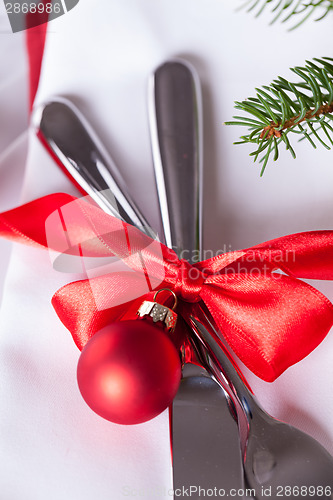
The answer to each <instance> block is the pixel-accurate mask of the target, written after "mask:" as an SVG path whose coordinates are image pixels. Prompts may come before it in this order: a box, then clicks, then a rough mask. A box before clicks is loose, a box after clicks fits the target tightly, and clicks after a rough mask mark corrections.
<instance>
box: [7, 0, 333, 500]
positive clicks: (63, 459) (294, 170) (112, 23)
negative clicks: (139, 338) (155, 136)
mask: <svg viewBox="0 0 333 500" xmlns="http://www.w3.org/2000/svg"><path fill="white" fill-rule="evenodd" d="M235 4H237V2H231V1H228V2H227V1H226V0H205V1H204V2H203V1H199V0H158V2H152V1H151V0H131V1H130V2H119V0H100V1H99V2H87V1H84V0H81V1H80V2H79V4H78V5H77V6H76V7H75V8H74V9H73V10H72V11H70V12H69V13H68V14H66V15H64V16H63V17H61V18H59V19H57V20H55V21H53V22H52V23H50V25H49V30H48V37H47V44H46V52H45V56H44V63H43V68H42V77H41V84H40V88H39V92H38V96H37V102H42V101H44V100H46V99H49V98H52V97H53V96H55V95H62V96H67V97H70V98H72V99H73V101H74V102H75V103H76V104H77V105H78V106H79V107H80V109H81V110H82V112H83V113H84V114H85V115H86V116H87V118H88V119H89V120H90V121H91V123H92V124H93V126H94V128H95V129H96V131H97V132H98V134H99V135H100V137H101V138H102V140H103V142H104V143H105V145H106V148H107V149H108V150H109V152H110V154H111V155H112V157H113V158H114V160H115V162H116V163H117V164H118V165H119V167H120V169H121V171H122V173H123V175H124V177H125V179H126V181H127V183H128V187H129V190H130V192H131V193H132V196H133V197H134V198H135V199H136V201H137V203H138V204H139V205H140V207H141V208H142V211H143V212H144V213H145V215H146V216H147V218H149V221H150V222H151V225H152V226H153V227H158V228H160V225H159V216H158V206H157V198H156V194H155V187H154V180H153V173H152V159H151V152H150V143H149V132H148V119H147V77H148V75H149V73H150V72H151V71H152V70H153V69H154V68H155V67H156V66H157V65H158V64H159V63H161V62H163V61H164V60H165V59H167V58H169V57H174V56H181V57H185V58H187V59H188V60H189V61H190V62H192V63H193V64H194V65H195V66H196V68H197V70H198V72H199V75H200V78H201V81H202V85H203V104H204V144H205V154H204V160H205V174H204V175H205V188H204V192H205V197H204V199H205V207H204V246H205V248H206V249H208V250H212V251H217V250H218V249H225V248H226V249H227V250H228V249H236V248H243V247H248V246H250V245H253V244H256V243H259V242H261V241H265V240H268V239H271V238H275V237H277V236H282V235H284V234H288V233H292V232H299V231H306V230H311V229H328V228H332V227H333V192H332V185H333V169H332V165H331V163H332V153H331V152H330V151H326V150H325V149H324V148H321V147H318V150H317V151H315V150H313V149H312V148H311V146H310V145H309V144H308V143H303V144H301V145H296V146H295V149H296V152H297V160H296V161H293V160H292V159H291V158H290V157H289V154H288V153H285V152H282V153H281V159H280V160H279V161H278V163H276V164H271V165H269V166H268V167H267V172H266V173H265V175H264V177H263V178H262V179H260V178H259V171H260V166H259V165H253V164H252V160H251V159H250V158H249V156H248V153H249V151H250V150H249V148H248V147H247V146H234V145H233V144H232V142H233V141H234V140H237V138H238V135H239V132H243V131H242V130H239V129H237V128H236V127H225V126H223V122H224V121H226V120H229V119H231V116H232V115H233V114H234V110H233V101H234V100H237V99H238V100H241V99H244V98H245V97H247V96H249V95H251V94H253V89H254V88H255V87H256V86H260V85H262V84H268V83H269V82H270V81H271V80H272V79H273V78H275V77H276V76H277V75H278V74H281V75H282V76H286V77H290V76H291V75H290V73H289V71H288V68H289V67H290V66H295V65H302V64H303V63H304V61H305V60H306V59H309V58H312V57H321V56H325V55H330V54H329V51H328V48H327V46H328V42H331V40H330V39H328V35H327V33H330V31H332V18H331V17H330V18H327V19H326V20H325V21H322V22H319V23H313V22H311V21H309V22H308V23H307V24H305V25H304V26H303V27H301V28H299V29H298V30H296V31H293V32H290V33H287V32H286V28H285V26H283V25H281V24H276V25H274V26H268V21H269V19H270V18H269V17H268V16H267V15H266V16H265V15H264V16H262V17H260V18H258V19H254V17H253V15H252V14H246V13H245V12H244V11H242V12H238V13H237V12H235V6H236V5H235ZM0 8H1V9H2V10H1V17H0V20H1V27H3V31H4V32H2V33H1V35H0V36H1V42H0V43H1V49H0V50H1V53H0V56H1V61H0V62H1V64H0V66H1V75H2V76H1V81H0V88H1V92H0V109H1V111H0V124H1V135H0V146H1V149H0V155H1V156H0V176H1V177H0V178H1V185H0V204H1V207H0V208H1V210H5V209H9V208H12V207H13V206H15V205H16V204H17V203H18V202H19V191H20V185H21V182H22V176H23V170H24V169H25V174H24V188H23V193H22V195H21V199H20V201H22V202H24V201H30V200H32V199H34V198H37V197H39V196H42V195H46V194H49V193H52V192H56V191H65V192H70V193H76V191H75V189H74V188H73V187H72V185H71V184H70V182H69V181H68V179H67V178H66V177H65V176H64V175H63V174H62V173H61V172H60V171H59V170H58V167H57V166H56V165H55V163H54V162H53V161H52V160H51V159H50V158H49V156H48V155H47V153H46V152H45V151H44V149H43V147H42V146H41V144H40V143H39V142H38V140H37V139H36V137H35V135H34V132H33V130H31V131H30V134H29V153H28V155H27V156H26V149H25V142H24V137H25V135H24V130H26V128H27V125H26V124H27V111H26V110H27V103H26V101H27V97H26V94H27V89H26V76H25V75H26V62H25V52H24V46H23V41H24V39H23V36H22V35H21V34H16V35H12V34H11V33H10V32H9V24H8V21H7V19H6V17H5V13H4V12H3V6H2V4H1V7H0ZM11 82H15V85H13V84H12V83H11ZM23 110H24V111H23ZM22 133H23V136H22ZM18 137H20V139H17V138H18ZM15 140H16V142H13V141H15ZM14 171H15V173H14ZM0 251H1V261H2V267H3V271H4V270H5V269H7V273H6V278H3V280H2V287H3V302H2V306H1V314H0V332H1V335H0V390H1V397H0V406H1V409H0V442H1V445H0V457H1V458H0V464H1V467H0V491H1V495H2V496H1V498H3V499H4V500H23V499H24V500H45V499H46V498H47V499H48V500H60V499H65V500H91V498H96V499H98V500H109V499H112V500H121V499H123V498H126V497H133V496H134V495H135V494H136V496H137V497H139V498H145V499H148V498H156V499H157V498H170V497H169V496H168V490H169V489H171V488H172V473H171V458H170V446H169V422H168V412H164V414H162V415H161V416H159V417H158V418H156V419H154V420H153V421H151V422H148V423H146V424H142V425H139V426H133V427H123V426H117V425H113V424H111V423H108V422H106V421H104V420H103V419H101V418H99V417H98V416H96V415H95V414H93V413H92V412H91V411H90V410H89V408H88V407H87V406H86V405H85V403H84V402H83V400H82V399H81V397H80V395H79V392H78V389H77V386H76V380H75V371H76V363H77V359H78V355H79V352H78V350H77V348H76V347H75V345H74V343H73V342H72V340H71V337H70V334H69V333H68V332H67V331H66V329H65V328H64V327H63V326H62V324H61V323H60V321H59V320H58V318H57V316H56V314H55V313H54V311H53V309H52V306H51V303H50V300H51V297H52V294H53V293H54V292H55V291H56V290H57V289H58V288H59V287H60V286H61V285H63V284H65V283H67V282H69V281H71V280H74V279H78V278H79V277H80V276H79V275H67V274H61V273H58V272H56V271H54V270H53V269H52V266H51V264H50V260H49V257H48V254H47V252H44V251H42V250H35V249H31V248H28V247H23V246H15V248H14V250H13V251H12V255H11V260H10V264H9V265H8V255H9V251H10V246H9V245H8V244H7V243H3V242H1V247H0ZM3 256H4V257H3ZM315 285H316V286H318V288H319V287H320V289H321V290H322V291H323V292H325V293H326V295H327V296H328V297H329V298H330V299H331V300H332V299H333V287H332V285H331V284H329V283H315ZM332 354H333V337H332V335H328V337H327V338H326V339H325V341H324V342H323V343H322V344H321V345H320V346H319V347H318V348H317V349H316V350H315V351H314V352H313V353H312V354H311V355H310V356H308V358H307V359H306V360H304V361H302V362H301V363H299V364H298V365H297V366H294V367H292V368H290V369H289V370H288V371H287V372H286V373H284V374H283V375H282V376H281V377H280V378H279V379H278V380H277V381H276V382H274V383H273V384H267V383H265V382H262V381H261V380H259V379H257V378H256V377H255V376H254V375H253V374H251V373H249V372H248V371H247V370H246V369H245V370H244V373H245V375H246V377H247V379H248V380H249V382H250V384H251V385H252V387H253V389H254V392H255V393H256V395H257V397H258V399H259V400H260V402H261V403H262V405H263V406H264V408H265V409H266V410H267V411H268V412H269V413H271V414H273V415H274V416H275V417H277V418H280V419H283V420H285V421H287V422H290V423H291V424H293V425H295V426H297V427H299V428H301V429H302V430H304V431H306V432H308V433H309V434H311V435H312V436H314V437H315V438H316V439H318V440H319V441H320V442H321V443H322V444H323V445H324V446H325V447H326V448H327V449H328V450H329V451H330V452H333V427H332V420H333V397H332V394H333V391H332V389H333V387H332V385H333V364H332V361H331V360H332Z"/></svg>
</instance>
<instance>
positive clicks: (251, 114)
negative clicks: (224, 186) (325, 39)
mask: <svg viewBox="0 0 333 500" xmlns="http://www.w3.org/2000/svg"><path fill="white" fill-rule="evenodd" d="M291 71H292V72H293V73H294V74H296V75H297V76H298V77H299V78H300V81H298V82H296V83H292V82H289V81H287V80H286V79H285V78H282V77H281V76H279V77H278V78H277V79H276V80H274V81H273V82H272V83H271V84H270V85H269V86H263V87H262V88H256V89H255V90H256V92H257V94H256V97H250V98H248V99H247V100H244V101H236V102H235V108H236V109H239V110H241V111H242V112H245V113H246V115H245V116H233V119H234V120H233V121H230V122H226V125H240V126H244V127H247V129H248V134H246V135H243V136H241V137H240V139H241V140H240V141H238V142H235V143H234V144H244V143H251V144H252V143H253V144H255V145H256V149H255V151H253V152H252V153H250V156H253V157H254V161H256V160H257V159H259V162H262V169H261V175H262V174H263V172H264V170H265V168H266V165H267V163H268V160H269V159H270V157H271V156H272V155H273V159H274V161H276V160H277V159H278V157H279V148H280V146H281V145H285V146H286V149H287V150H288V151H289V152H290V153H291V155H292V156H293V157H294V158H295V157H296V154H295V151H294V149H293V147H292V145H291V142H290V139H289V138H290V135H291V134H297V135H298V136H301V137H300V140H303V139H306V140H307V141H309V143H310V144H311V145H312V146H313V147H314V148H316V147H317V146H316V143H320V144H322V145H323V146H324V147H325V148H326V149H331V147H332V146H333V123H332V122H333V58H330V57H323V58H321V59H318V58H315V59H313V61H306V64H305V66H304V67H300V66H297V67H295V68H291Z"/></svg>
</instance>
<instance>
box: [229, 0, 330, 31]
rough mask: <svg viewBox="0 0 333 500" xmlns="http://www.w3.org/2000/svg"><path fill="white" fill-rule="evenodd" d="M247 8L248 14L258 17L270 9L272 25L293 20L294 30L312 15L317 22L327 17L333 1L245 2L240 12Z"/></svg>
mask: <svg viewBox="0 0 333 500" xmlns="http://www.w3.org/2000/svg"><path fill="white" fill-rule="evenodd" d="M245 8H246V9H247V12H255V16H256V17H258V16H260V14H261V13H262V12H263V11H265V10H268V9H269V10H270V11H271V12H272V16H273V17H272V20H271V23H270V24H273V23H275V22H276V21H277V20H279V21H281V22H282V23H285V22H287V21H289V20H290V19H293V20H295V21H296V24H294V25H293V26H292V28H290V29H291V30H293V29H295V28H298V27H299V26H300V25H301V24H303V23H304V21H306V20H307V19H308V18H309V17H311V16H312V15H314V16H317V17H315V21H320V20H321V19H323V18H324V17H326V16H327V14H328V13H329V12H331V11H332V10H333V0H245V2H244V3H243V4H242V5H241V6H240V7H239V10H241V9H245ZM318 16H319V17H318Z"/></svg>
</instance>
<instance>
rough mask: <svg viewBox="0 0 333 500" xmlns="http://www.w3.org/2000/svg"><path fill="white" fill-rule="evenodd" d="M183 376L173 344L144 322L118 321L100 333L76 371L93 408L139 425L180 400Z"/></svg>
mask: <svg viewBox="0 0 333 500" xmlns="http://www.w3.org/2000/svg"><path fill="white" fill-rule="evenodd" d="M180 376H181V365H180V359H179V355H178V352H177V350H176V348H175V346H174V345H173V343H172V341H171V340H170V338H169V337H168V336H167V334H166V333H164V331H163V330H162V329H161V328H160V327H157V326H154V325H153V324H151V323H149V322H148V321H144V320H134V321H119V322H117V323H113V324H111V325H109V326H107V327H105V328H103V329H102V330H100V331H99V332H97V333H96V334H95V335H94V336H93V337H92V338H91V339H90V340H89V342H88V343H87V344H86V346H85V347H84V349H83V350H82V353H81V356H80V359H79V363H78V368H77V380H78V385H79V389H80V391H81V394H82V396H83V398H84V400H85V401H86V403H87V404H88V406H90V408H91V409H92V410H93V411H94V412H96V413H97V414H98V415H100V416H101V417H103V418H105V419H107V420H110V421H111V422H115V423H117V424H139V423H142V422H146V421H147V420H150V419H152V418H153V417H156V416H157V415H159V414H160V413H161V412H162V411H163V410H165V409H166V408H167V407H168V406H169V405H170V404H171V402H172V400H173V398H174V397H175V395H176V393H177V390H178V387H179V382H180Z"/></svg>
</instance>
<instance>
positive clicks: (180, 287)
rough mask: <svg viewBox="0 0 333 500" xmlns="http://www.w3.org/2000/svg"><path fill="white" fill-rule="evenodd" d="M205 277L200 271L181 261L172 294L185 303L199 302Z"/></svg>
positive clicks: (183, 260)
mask: <svg viewBox="0 0 333 500" xmlns="http://www.w3.org/2000/svg"><path fill="white" fill-rule="evenodd" d="M204 282H205V276H204V274H203V273H202V272H201V271H200V269H198V268H196V267H194V266H192V265H191V264H190V263H189V262H188V261H187V260H185V259H182V260H181V261H180V265H179V268H178V276H177V281H176V284H175V288H174V292H175V293H176V295H178V296H179V297H181V298H182V299H183V300H185V301H186V302H199V301H200V300H201V298H200V293H201V290H202V286H203V284H204Z"/></svg>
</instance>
